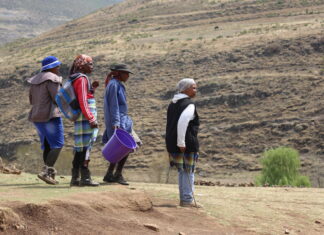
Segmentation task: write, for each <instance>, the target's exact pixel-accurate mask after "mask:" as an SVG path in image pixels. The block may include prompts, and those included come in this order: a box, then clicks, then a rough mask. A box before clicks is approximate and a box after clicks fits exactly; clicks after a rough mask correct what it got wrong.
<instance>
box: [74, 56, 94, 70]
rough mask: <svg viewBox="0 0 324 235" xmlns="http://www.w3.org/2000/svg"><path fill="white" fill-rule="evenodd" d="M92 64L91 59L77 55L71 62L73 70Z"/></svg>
mask: <svg viewBox="0 0 324 235" xmlns="http://www.w3.org/2000/svg"><path fill="white" fill-rule="evenodd" d="M91 62H92V58H91V57H90V56H88V55H84V54H81V55H78V56H77V57H76V58H75V59H74V62H73V65H74V68H75V69H80V68H81V67H83V66H84V65H85V64H88V63H91Z"/></svg>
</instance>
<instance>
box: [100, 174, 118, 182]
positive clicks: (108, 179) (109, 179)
mask: <svg viewBox="0 0 324 235" xmlns="http://www.w3.org/2000/svg"><path fill="white" fill-rule="evenodd" d="M103 181H104V182H106V183H115V182H117V181H116V178H115V177H114V175H113V174H106V175H105V177H104V178H103Z"/></svg>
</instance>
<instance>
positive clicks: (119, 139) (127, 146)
mask: <svg viewBox="0 0 324 235" xmlns="http://www.w3.org/2000/svg"><path fill="white" fill-rule="evenodd" d="M135 148H136V142H135V140H134V138H133V137H132V136H131V135H130V134H129V133H128V132H127V131H124V130H122V129H117V130H116V131H115V133H114V134H113V136H112V137H111V138H110V139H109V141H108V142H107V143H106V144H105V146H104V147H103V149H102V155H103V156H104V157H105V158H106V160H107V161H109V162H111V163H116V162H119V161H120V160H121V159H123V158H124V157H125V156H126V155H127V154H129V153H130V152H132V151H133V150H134V149H135Z"/></svg>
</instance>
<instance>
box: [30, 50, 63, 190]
mask: <svg viewBox="0 0 324 235" xmlns="http://www.w3.org/2000/svg"><path fill="white" fill-rule="evenodd" d="M60 64H61V62H60V61H59V60H58V59H57V58H56V57H55V56H48V57H46V58H44V59H43V61H42V69H41V71H40V73H38V74H37V75H36V76H34V77H32V78H30V79H28V80H27V81H28V82H29V83H30V84H31V87H30V90H29V101H30V104H31V105H32V108H31V110H30V113H29V117H28V120H29V121H31V122H33V123H34V125H35V127H36V130H37V133H38V135H39V138H40V142H41V148H42V150H43V160H44V167H43V171H42V172H41V173H39V174H38V178H40V179H41V180H43V181H45V182H46V183H48V184H58V182H57V181H56V180H55V174H56V170H55V168H54V165H55V162H56V160H57V158H58V156H59V154H60V152H61V149H62V147H63V145H64V130H63V123H62V118H61V113H60V111H59V109H58V107H57V105H56V103H55V96H56V94H57V92H58V90H59V89H60V86H61V84H62V77H60V76H58V74H59V67H60Z"/></svg>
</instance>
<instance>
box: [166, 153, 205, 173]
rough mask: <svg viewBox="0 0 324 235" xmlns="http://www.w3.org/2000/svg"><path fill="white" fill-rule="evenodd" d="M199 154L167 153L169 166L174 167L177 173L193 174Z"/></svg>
mask: <svg viewBox="0 0 324 235" xmlns="http://www.w3.org/2000/svg"><path fill="white" fill-rule="evenodd" d="M198 157H199V154H198V153H196V152H191V153H169V160H170V166H171V167H172V166H175V167H176V168H177V169H178V170H179V171H184V170H185V171H186V172H188V173H193V172H195V164H196V162H197V161H198Z"/></svg>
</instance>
